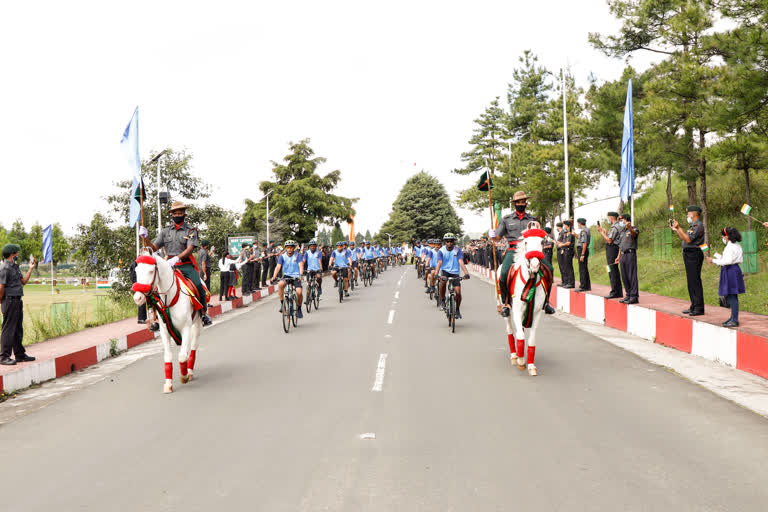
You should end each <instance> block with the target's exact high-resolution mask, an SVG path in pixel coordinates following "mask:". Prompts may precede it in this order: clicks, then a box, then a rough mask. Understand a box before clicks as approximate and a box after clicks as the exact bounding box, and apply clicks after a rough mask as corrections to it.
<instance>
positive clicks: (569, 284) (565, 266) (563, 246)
mask: <svg viewBox="0 0 768 512" xmlns="http://www.w3.org/2000/svg"><path fill="white" fill-rule="evenodd" d="M572 228H573V223H572V222H571V221H570V220H565V221H563V231H562V232H561V233H560V240H558V241H557V242H556V245H557V252H558V254H560V260H561V263H560V277H561V278H562V282H561V283H560V286H561V287H562V288H576V275H575V274H574V272H573V246H574V245H576V239H575V238H574V236H573V232H572V231H571V229H572Z"/></svg>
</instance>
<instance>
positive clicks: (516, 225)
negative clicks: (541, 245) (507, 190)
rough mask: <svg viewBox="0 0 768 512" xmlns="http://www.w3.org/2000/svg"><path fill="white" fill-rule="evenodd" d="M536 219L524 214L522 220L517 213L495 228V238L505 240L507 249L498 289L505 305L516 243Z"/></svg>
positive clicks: (549, 265)
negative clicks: (508, 278) (529, 224)
mask: <svg viewBox="0 0 768 512" xmlns="http://www.w3.org/2000/svg"><path fill="white" fill-rule="evenodd" d="M535 220H536V218H535V217H533V216H532V215H530V214H528V213H525V214H524V215H523V217H522V218H520V216H518V214H517V212H515V213H512V214H510V215H507V216H506V217H504V218H503V219H501V222H500V223H499V227H498V228H496V236H497V237H499V238H501V237H504V238H506V239H507V243H508V244H509V247H508V248H507V252H506V253H505V254H504V261H503V262H502V263H501V270H500V271H499V288H500V289H501V290H500V291H501V301H502V303H504V304H506V303H507V302H508V301H509V298H508V297H507V295H508V294H509V285H508V284H507V276H508V274H509V270H510V269H511V268H512V266H513V265H514V264H515V250H517V242H518V240H519V239H520V238H521V237H522V236H523V231H525V230H526V229H528V223H529V222H533V221H535ZM542 263H544V265H547V267H549V269H550V270H552V264H551V263H549V262H547V261H546V259H545V260H544V261H543V262H542Z"/></svg>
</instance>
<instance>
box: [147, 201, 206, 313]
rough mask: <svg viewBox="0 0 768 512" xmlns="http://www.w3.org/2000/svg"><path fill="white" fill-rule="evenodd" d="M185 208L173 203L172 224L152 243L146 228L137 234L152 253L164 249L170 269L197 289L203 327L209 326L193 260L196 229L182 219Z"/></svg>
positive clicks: (203, 295) (204, 301) (184, 214)
mask: <svg viewBox="0 0 768 512" xmlns="http://www.w3.org/2000/svg"><path fill="white" fill-rule="evenodd" d="M187 208H189V206H187V205H186V204H184V203H182V202H181V201H175V202H174V203H173V204H172V205H171V208H170V213H171V219H172V222H171V223H170V224H169V225H167V226H166V227H164V228H163V229H162V231H160V233H158V235H157V238H156V239H155V241H154V242H152V241H150V240H149V239H148V236H149V235H148V233H147V228H145V227H144V226H142V227H141V229H140V231H139V233H140V234H141V236H142V237H144V238H145V239H147V240H146V242H147V246H148V247H151V248H152V250H153V251H159V250H160V248H161V247H165V252H166V259H167V260H168V263H169V264H170V265H171V266H172V267H176V268H177V269H178V270H179V271H181V273H182V274H183V275H184V276H185V277H186V278H188V279H189V280H190V281H192V283H193V284H194V285H195V287H196V288H197V291H198V292H199V296H200V303H201V304H202V305H203V309H202V311H201V313H202V317H203V324H204V325H211V323H212V322H211V319H210V317H209V316H208V302H207V301H206V293H205V288H204V287H203V283H202V281H200V274H199V273H198V270H197V268H196V267H197V265H196V263H195V260H194V256H193V254H192V253H193V252H194V250H195V248H197V246H198V237H197V228H194V227H192V226H190V225H189V224H187V223H186V222H185V221H184V219H185V217H186V215H187Z"/></svg>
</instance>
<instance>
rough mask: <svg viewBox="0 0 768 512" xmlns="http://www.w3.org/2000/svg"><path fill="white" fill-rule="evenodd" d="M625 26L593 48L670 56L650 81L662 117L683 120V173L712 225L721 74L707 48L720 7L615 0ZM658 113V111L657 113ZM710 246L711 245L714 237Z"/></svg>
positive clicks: (672, 0) (597, 39)
mask: <svg viewBox="0 0 768 512" xmlns="http://www.w3.org/2000/svg"><path fill="white" fill-rule="evenodd" d="M608 3H609V6H610V10H611V12H612V13H613V14H614V15H615V16H616V17H617V18H618V19H620V20H621V21H622V26H621V28H620V29H619V33H618V34H617V35H613V36H608V37H604V36H601V35H600V34H590V36H589V39H590V42H591V43H592V44H593V46H595V47H596V48H598V49H600V50H602V51H603V52H604V53H605V54H606V55H608V56H612V57H620V58H624V57H626V56H627V55H629V54H632V53H634V52H637V51H649V52H653V53H656V54H660V55H665V56H666V57H665V59H664V60H663V61H662V62H660V63H659V64H657V65H656V73H655V76H654V77H653V78H651V80H649V83H648V88H649V90H651V91H652V92H653V95H652V96H651V98H650V101H656V102H659V103H660V104H658V105H656V108H657V109H658V110H659V111H664V112H666V114H667V117H668V118H674V119H678V120H679V121H680V124H681V127H682V139H683V142H684V144H685V147H686V149H687V151H686V157H685V158H684V159H683V162H684V164H683V166H682V167H681V168H679V169H678V173H679V174H680V175H681V176H682V177H683V178H684V179H686V180H687V181H688V195H689V201H691V202H692V203H693V202H695V198H696V179H697V178H698V180H699V185H700V202H701V209H702V218H703V221H704V224H705V226H707V225H708V217H709V211H708V207H707V160H706V155H705V149H706V147H707V134H708V133H710V132H712V131H713V119H712V117H713V116H712V101H711V100H712V93H713V88H714V86H715V83H716V82H717V81H718V78H719V75H720V72H721V70H720V69H719V68H718V67H716V66H713V65H712V61H713V58H714V57H715V52H712V51H711V49H710V48H708V47H707V40H708V35H709V33H710V32H711V30H712V28H713V24H714V21H713V20H714V14H715V12H714V2H711V1H704V2H692V1H690V0H665V1H660V0H609V2H608ZM651 108H653V107H651ZM705 233H706V238H705V240H706V242H707V243H708V242H709V232H708V231H705Z"/></svg>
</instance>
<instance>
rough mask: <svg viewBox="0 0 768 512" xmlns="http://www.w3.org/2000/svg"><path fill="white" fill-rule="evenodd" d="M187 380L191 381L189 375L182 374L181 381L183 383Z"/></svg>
mask: <svg viewBox="0 0 768 512" xmlns="http://www.w3.org/2000/svg"><path fill="white" fill-rule="evenodd" d="M187 382H189V375H182V376H181V383H182V384H186V383H187Z"/></svg>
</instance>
